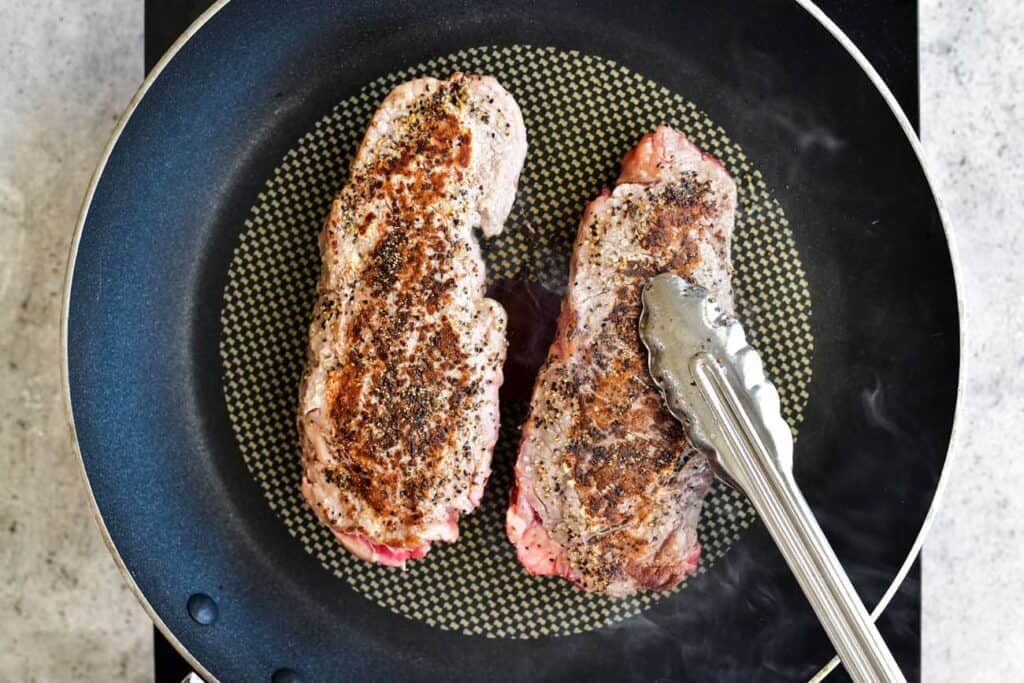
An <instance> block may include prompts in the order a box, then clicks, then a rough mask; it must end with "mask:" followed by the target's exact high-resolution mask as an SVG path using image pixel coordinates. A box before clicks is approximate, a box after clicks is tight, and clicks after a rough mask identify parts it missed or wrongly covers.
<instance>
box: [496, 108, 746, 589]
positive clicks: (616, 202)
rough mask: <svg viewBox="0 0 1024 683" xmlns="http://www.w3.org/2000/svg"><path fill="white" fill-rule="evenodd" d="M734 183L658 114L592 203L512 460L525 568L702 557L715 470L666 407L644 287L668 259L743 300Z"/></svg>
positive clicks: (633, 567)
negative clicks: (705, 505) (732, 253)
mask: <svg viewBox="0 0 1024 683" xmlns="http://www.w3.org/2000/svg"><path fill="white" fill-rule="evenodd" d="M735 206H736V189H735V186H734V184H733V182H732V180H731V179H730V178H729V176H728V174H727V173H726V172H725V170H724V169H723V168H722V166H721V164H720V163H718V162H717V161H716V160H714V159H712V158H711V157H708V156H706V155H703V154H702V153H701V152H700V150H699V149H697V148H696V147H695V146H694V145H693V144H692V143H690V142H689V141H687V140H686V138H685V137H683V136H682V135H681V134H680V133H677V132H676V131H674V130H672V129H670V128H667V127H660V128H658V129H657V130H656V131H655V132H654V133H652V134H649V135H647V136H645V137H644V138H643V139H642V140H641V141H640V143H639V144H638V145H637V146H636V147H635V148H634V149H633V150H631V151H630V152H629V153H628V154H627V155H626V157H625V158H624V160H623V166H622V174H621V176H620V178H619V181H618V184H617V186H616V188H615V190H614V192H608V191H605V192H604V193H603V194H602V196H600V197H598V198H597V199H595V200H594V201H593V202H592V203H591V204H590V205H589V206H588V207H587V209H586V211H585V212H584V216H583V219H582V221H581V223H580V227H579V231H578V234H577V239H576V243H575V246H574V252H573V258H572V265H571V272H570V283H569V288H568V292H567V294H566V297H565V299H564V300H563V304H562V313H561V316H560V319H559V329H558V333H557V335H556V338H555V341H554V343H553V344H552V346H551V349H550V351H549V355H548V359H547V361H546V362H545V364H544V366H543V367H542V368H541V371H540V374H539V375H538V379H537V384H536V386H535V389H534V394H533V399H532V402H531V406H530V413H529V416H528V418H527V421H526V424H525V425H524V428H523V437H522V442H521V445H520V452H519V459H518V461H517V464H516V490H515V491H514V493H513V497H512V504H511V506H510V508H509V511H508V519H507V531H508V535H509V538H510V539H511V540H512V542H513V543H514V544H515V545H516V548H517V555H518V558H519V560H520V562H521V563H522V564H523V565H524V567H525V568H526V569H527V570H528V571H530V572H531V573H534V574H556V575H560V576H563V577H565V578H567V579H569V580H571V581H573V582H574V583H576V584H577V585H579V586H580V587H582V588H584V589H585V590H590V591H601V592H605V593H608V594H611V595H626V594H630V593H633V592H635V591H637V590H640V589H650V590H664V589H668V588H671V587H673V586H675V585H677V584H678V583H679V582H680V581H682V580H683V578H685V577H686V576H687V575H688V574H690V573H692V572H693V571H695V569H696V565H697V561H698V559H699V556H700V545H699V543H698V542H697V535H696V529H697V522H698V520H699V516H700V508H701V503H702V501H703V498H704V495H705V493H706V492H707V490H708V488H709V487H710V484H711V481H712V474H711V471H710V469H709V467H708V464H707V462H706V460H705V458H704V457H703V456H702V455H700V454H698V453H697V452H696V451H694V449H693V448H692V446H691V445H690V444H689V441H688V439H687V437H686V434H685V432H684V430H683V428H682V427H681V426H680V425H679V423H678V422H677V421H676V420H675V419H673V418H672V417H671V416H670V415H669V414H668V413H667V412H666V411H665V410H664V409H663V407H662V402H661V397H660V395H659V394H658V392H657V389H656V387H655V386H654V384H653V382H652V381H651V379H650V377H649V375H648V371H647V356H646V352H645V351H644V348H643V345H642V342H641V340H640V337H639V333H638V330H637V322H638V320H639V316H640V311H641V299H640V291H641V288H642V286H643V284H644V283H645V282H646V281H647V280H648V279H649V278H651V277H653V276H654V275H656V274H658V273H661V272H665V271H672V272H675V273H677V274H679V275H681V276H683V277H685V278H688V279H690V280H692V281H695V282H697V283H699V284H702V285H704V286H705V287H708V288H709V289H711V290H712V292H713V293H715V295H716V296H718V297H719V299H720V301H721V303H722V304H723V307H724V308H725V309H727V310H728V309H731V307H732V290H731V286H730V282H729V240H730V235H731V232H732V227H733V221H734V214H735Z"/></svg>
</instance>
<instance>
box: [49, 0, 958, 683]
mask: <svg viewBox="0 0 1024 683" xmlns="http://www.w3.org/2000/svg"><path fill="white" fill-rule="evenodd" d="M229 2H231V0H216V2H214V3H213V4H212V5H211V6H210V7H208V8H207V9H206V10H205V11H204V12H203V13H202V14H200V15H199V16H198V17H197V18H196V19H195V21H193V22H192V24H191V25H189V27H188V28H187V29H186V30H185V31H184V32H183V33H182V34H181V35H180V36H178V38H177V39H176V40H175V41H174V42H173V43H172V44H171V46H170V47H169V48H168V49H167V51H166V52H165V53H164V54H163V56H161V58H160V60H159V61H158V62H157V63H156V65H155V66H154V67H153V68H152V69H151V70H150V72H149V73H148V74H147V75H146V76H145V78H144V79H143V81H142V83H141V84H140V85H139V87H138V89H137V90H136V91H135V93H134V94H133V95H132V98H131V100H130V101H129V103H128V105H127V107H126V108H125V111H124V113H123V114H122V115H121V117H120V119H119V120H118V123H117V125H116V126H115V128H114V130H113V132H112V133H111V135H110V138H109V140H108V141H107V144H106V146H105V148H104V151H103V153H102V155H101V157H100V159H99V161H98V163H97V164H96V168H95V170H94V171H93V174H92V177H91V179H90V181H89V187H88V189H87V190H86V193H85V196H84V198H83V201H82V207H81V209H80V211H79V214H78V220H77V222H76V225H75V231H74V234H73V236H72V240H71V245H70V248H69V253H68V257H67V262H66V266H65V274H64V287H63V297H62V305H61V319H60V344H61V359H60V371H61V393H62V394H63V399H64V400H63V403H64V410H65V420H66V422H67V428H68V431H69V434H70V437H71V444H72V449H73V451H74V454H75V457H76V460H77V462H78V466H79V474H80V475H81V477H82V480H83V482H84V483H85V486H86V489H87V494H88V496H87V498H88V503H89V509H90V512H91V514H92V516H93V519H94V520H95V522H96V524H97V526H98V527H99V530H100V534H101V535H102V537H103V542H104V544H105V545H106V546H107V550H108V551H109V552H110V554H111V557H112V558H113V559H114V563H115V565H116V566H117V569H118V571H119V572H120V574H121V577H122V579H123V580H124V581H125V583H126V584H127V585H128V587H129V588H130V589H131V592H132V594H133V595H134V596H135V599H136V600H137V601H138V603H139V604H140V605H141V606H142V608H143V610H144V611H145V612H146V614H147V616H149V618H150V620H151V621H152V622H153V624H154V626H156V628H157V629H158V630H159V631H160V633H161V634H162V635H163V636H164V638H166V639H167V641H168V642H170V643H171V645H172V646H173V647H174V649H175V650H177V652H178V653H179V654H180V655H181V656H182V657H183V658H184V659H185V661H186V662H188V664H189V666H191V667H192V668H193V670H194V671H196V672H197V673H198V674H199V675H201V676H202V677H203V678H204V679H205V680H211V681H213V680H217V679H216V677H215V676H213V674H212V673H211V672H210V671H209V670H207V669H206V668H205V667H204V666H203V665H202V664H201V663H200V662H199V661H198V659H196V657H195V656H193V655H192V653H191V652H190V651H189V650H188V648H186V647H185V646H184V645H183V644H182V643H181V641H179V640H178V638H177V637H176V636H175V635H174V633H173V632H172V631H171V630H170V629H169V628H168V627H167V625H166V624H165V623H164V621H163V620H162V619H161V618H160V616H159V615H158V614H157V612H156V610H155V609H154V608H153V606H152V604H150V602H149V600H148V599H147V598H146V596H145V594H144V593H143V592H142V589H141V588H140V587H139V585H138V583H137V582H136V581H135V579H134V577H133V576H132V573H131V571H130V570H129V569H128V566H127V565H126V564H125V562H124V560H123V559H122V557H121V554H120V552H119V551H118V549H117V547H116V545H115V544H114V541H113V539H112V538H111V536H110V532H109V530H108V529H107V525H106V522H105V521H104V519H103V513H102V512H101V511H100V509H99V506H98V504H97V502H96V497H95V494H94V493H93V488H92V485H91V483H90V481H89V474H88V471H87V470H86V467H85V460H84V458H83V457H82V452H81V448H80V445H79V442H78V437H77V432H76V429H75V417H74V406H73V405H72V401H71V381H70V372H69V365H68V320H69V314H70V307H71V288H72V284H73V280H74V272H75V262H76V259H77V256H78V247H79V244H80V242H81V237H82V233H83V231H84V228H85V223H86V220H87V218H88V215H89V210H90V208H91V207H92V201H93V198H94V196H95V194H96V188H97V187H98V185H99V181H100V178H101V177H102V176H103V172H104V171H105V169H106V166H107V162H108V161H109V160H110V156H111V154H112V153H113V151H114V148H115V147H116V146H117V143H118V141H119V139H120V137H121V134H122V133H123V132H124V129H125V128H126V127H127V125H128V123H129V121H130V120H131V118H132V115H133V114H134V113H135V110H136V109H137V108H138V106H139V104H140V103H141V102H142V100H143V99H144V98H145V96H146V94H147V92H148V91H149V89H150V87H152V85H153V84H154V83H155V82H156V81H157V79H159V77H160V75H161V74H162V73H163V71H164V69H165V68H166V67H167V65H168V64H169V63H170V62H171V61H172V60H173V59H174V57H175V56H176V55H177V54H178V53H179V52H180V51H181V50H182V48H184V46H185V45H186V43H188V42H189V40H191V39H192V37H193V36H195V35H196V34H197V33H198V32H199V31H200V30H201V29H202V28H203V27H204V26H205V25H206V24H207V23H208V22H209V21H210V19H212V18H213V17H214V16H215V15H216V14H217V13H218V12H220V11H221V10H222V9H223V8H224V7H225V6H226V5H227V4H228V3H229ZM794 2H795V3H796V4H797V5H799V6H800V7H801V8H802V9H803V10H804V11H806V12H807V13H808V14H810V15H811V17H812V18H814V19H815V20H816V21H817V22H818V23H820V24H821V25H822V27H823V28H824V29H825V30H826V31H828V32H829V34H831V36H832V37H833V38H834V39H835V40H836V41H837V42H838V43H839V44H840V46H841V47H842V48H843V49H845V50H846V52H847V53H848V54H849V55H850V57H852V58H853V60H854V61H855V62H856V63H857V65H858V66H859V67H860V68H861V70H862V71H863V72H864V74H865V75H866V76H867V77H868V79H869V80H870V81H871V83H872V85H874V86H875V88H876V90H878V93H879V94H880V95H881V96H882V99H883V100H884V101H885V103H886V104H887V105H888V107H889V109H890V111H891V113H892V114H893V116H895V118H896V121H897V122H898V123H899V125H900V128H901V129H902V130H903V132H904V134H905V135H906V138H907V142H909V143H910V146H911V149H912V150H913V152H914V156H915V157H916V158H917V161H918V165H919V166H920V168H921V172H922V175H923V176H924V181H925V183H926V184H927V186H928V190H929V193H930V194H931V197H932V201H933V202H934V204H935V208H936V211H937V213H938V215H939V222H940V223H941V225H942V231H943V235H944V237H945V240H946V247H947V250H948V252H949V258H950V267H951V270H952V275H953V289H954V292H955V294H956V308H957V322H958V327H959V330H958V333H959V335H958V337H959V338H958V340H957V347H958V348H957V352H958V354H959V367H958V371H957V386H956V393H955V401H954V406H953V416H952V423H951V426H950V435H949V443H948V445H947V447H946V456H945V458H944V459H943V463H942V471H941V472H940V473H939V479H938V481H937V482H936V485H935V492H934V493H933V494H932V499H931V502H930V503H929V506H928V511H927V513H926V514H925V517H924V520H923V521H922V523H921V528H920V529H919V530H918V533H917V537H916V538H915V540H914V543H913V544H912V545H911V547H910V550H909V551H908V553H907V557H906V558H905V559H904V561H903V564H902V565H901V566H900V569H899V570H898V571H897V572H896V575H895V576H894V577H893V579H892V581H891V582H890V584H889V587H888V588H887V589H886V591H885V592H884V593H883V594H882V597H881V598H880V599H879V601H878V603H877V604H876V605H875V607H874V608H873V609H872V610H871V617H872V619H873V620H877V619H878V617H879V616H880V615H881V614H882V613H883V612H884V611H885V609H886V607H888V605H889V603H890V602H891V600H892V598H893V596H895V594H896V591H897V590H899V587H900V586H901V585H902V584H903V581H904V579H905V578H906V575H907V573H908V572H909V571H910V567H911V566H912V565H913V564H914V561H915V560H916V559H917V558H918V556H919V555H920V553H921V548H922V546H923V544H924V540H925V538H926V537H927V535H928V532H929V531H930V530H931V527H932V525H933V523H934V521H935V516H936V512H937V510H938V509H939V505H940V503H941V501H942V497H943V495H944V493H945V489H946V486H947V484H948V479H949V477H948V473H949V470H950V464H951V458H952V457H953V456H954V454H955V452H956V446H957V445H958V443H959V440H960V422H961V420H962V413H963V405H962V404H963V391H964V382H965V380H966V376H967V372H966V366H967V357H966V354H965V353H964V351H965V349H966V347H967V334H966V330H965V328H964V325H963V320H964V301H963V292H962V286H961V272H962V271H961V266H960V262H959V251H958V250H957V248H956V243H955V240H954V236H953V234H952V232H951V230H950V220H949V216H948V214H947V212H946V210H945V208H944V206H943V203H942V200H941V198H940V197H939V194H938V191H937V190H936V185H935V182H934V179H933V177H932V174H931V173H930V172H929V169H928V164H927V162H926V160H925V158H924V152H923V149H922V146H921V142H920V140H919V139H918V136H917V133H916V132H915V131H914V129H913V126H911V124H910V121H909V119H908V118H907V116H906V114H905V113H904V111H903V108H902V107H901V106H900V104H899V102H898V101H897V100H896V97H895V96H894V95H893V93H892V91H891V90H890V89H889V87H888V85H886V83H885V81H884V80H883V79H882V77H881V76H880V75H879V73H878V71H877V70H875V68H874V66H872V64H871V62H870V61H869V60H868V59H867V57H865V56H864V54H863V53H862V52H861V51H860V49H859V48H858V47H857V46H856V45H855V44H854V42H853V41H852V40H851V39H850V38H849V36H847V35H846V33H845V32H844V31H843V30H842V29H841V28H839V26H838V25H836V23H835V22H833V21H832V20H831V19H830V18H829V17H828V16H827V15H826V14H825V13H824V12H823V11H822V10H821V9H820V8H819V7H818V6H817V5H816V4H815V3H814V2H813V0H794ZM838 665H839V658H838V657H837V656H835V657H833V658H832V659H831V660H830V661H829V662H828V663H826V664H825V665H824V666H822V667H821V669H819V671H818V672H817V673H816V674H814V676H812V677H811V679H810V681H811V682H817V681H821V680H823V679H824V678H825V677H826V676H828V674H829V673H830V672H831V671H832V670H833V669H835V668H836V666H838Z"/></svg>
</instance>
